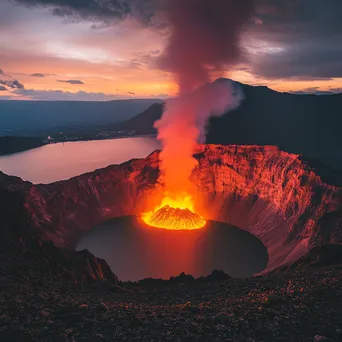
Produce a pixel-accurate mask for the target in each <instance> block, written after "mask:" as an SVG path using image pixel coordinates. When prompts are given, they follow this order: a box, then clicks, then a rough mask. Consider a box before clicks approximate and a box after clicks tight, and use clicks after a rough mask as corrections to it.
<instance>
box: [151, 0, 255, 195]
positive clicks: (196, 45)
mask: <svg viewBox="0 0 342 342" xmlns="http://www.w3.org/2000/svg"><path fill="white" fill-rule="evenodd" d="M252 12H253V0H168V1H167V4H166V7H165V15H166V18H167V20H168V21H169V24H170V26H171V35H170V38H169V42H168V44H167V46H166V49H165V51H164V52H163V54H162V57H161V58H160V60H159V62H160V65H161V66H162V67H163V68H164V69H167V70H169V71H171V72H172V73H173V75H174V78H175V80H176V82H177V84H178V87H179V94H180V96H179V97H178V98H177V99H173V100H169V101H167V103H166V108H165V112H164V114H163V116H162V118H161V119H160V120H159V121H157V122H156V123H155V127H156V128H157V129H158V139H159V140H161V141H162V144H163V149H162V152H161V155H160V158H161V171H162V174H163V182H164V184H165V188H166V192H167V196H169V197H173V198H174V199H176V198H177V197H181V196H184V194H187V193H188V192H189V187H190V181H189V177H190V175H191V172H192V170H193V168H194V167H195V166H196V161H195V159H193V157H192V155H193V152H194V149H195V147H196V144H197V142H198V140H200V139H203V137H204V136H205V132H204V130H205V126H206V124H207V121H208V119H209V117H210V116H212V115H222V114H223V113H224V112H226V111H228V110H231V109H234V108H236V107H237V106H238V105H239V104H240V101H241V99H242V94H241V91H238V92H237V93H234V86H233V84H231V83H226V82H219V83H214V84H209V83H208V82H210V76H211V71H213V70H218V69H221V68H223V67H225V68H227V67H229V66H231V65H232V64H234V63H235V62H237V61H238V59H239V57H240V55H241V50H240V46H239V37H240V33H241V31H242V29H243V27H244V25H245V24H246V23H247V22H248V19H249V18H250V16H251V15H252Z"/></svg>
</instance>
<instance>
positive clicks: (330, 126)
mask: <svg viewBox="0 0 342 342" xmlns="http://www.w3.org/2000/svg"><path fill="white" fill-rule="evenodd" d="M227 81H228V80H226V79H218V80H217V81H216V82H227ZM235 84H236V85H238V84H239V85H240V86H241V87H242V88H243V90H244V93H245V100H244V101H243V103H242V104H241V106H240V107H239V108H238V109H236V110H234V111H232V112H229V113H226V114H225V115H223V116H221V117H215V118H212V119H211V120H210V124H209V128H208V133H207V140H206V142H207V143H210V144H223V145H227V144H239V145H276V146H278V147H279V148H281V149H282V150H284V151H287V152H291V153H297V154H304V156H305V157H307V158H310V159H314V160H318V161H320V162H322V163H325V164H327V165H329V166H330V167H332V168H334V169H342V135H341V127H342V94H336V95H329V96H323V95H321V96H319V95H296V94H289V93H279V92H277V91H274V90H271V89H269V88H267V87H260V86H259V87H255V86H249V85H245V84H241V83H238V82H235ZM162 109H163V104H153V105H152V106H150V107H149V108H148V109H147V110H146V111H144V112H143V113H141V114H139V115H137V116H135V117H133V118H131V119H130V120H127V121H124V122H121V123H119V124H118V126H119V127H122V128H124V129H129V130H134V131H136V134H153V133H156V130H155V129H154V128H153V123H154V122H155V121H156V120H158V119H159V118H160V116H161V113H162Z"/></svg>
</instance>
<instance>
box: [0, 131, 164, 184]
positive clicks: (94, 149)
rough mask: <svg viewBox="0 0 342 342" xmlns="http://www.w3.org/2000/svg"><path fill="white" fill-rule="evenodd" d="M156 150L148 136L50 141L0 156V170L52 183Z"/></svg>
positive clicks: (32, 180)
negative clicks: (52, 142)
mask: <svg viewBox="0 0 342 342" xmlns="http://www.w3.org/2000/svg"><path fill="white" fill-rule="evenodd" d="M157 149H160V144H159V142H158V141H157V140H156V139H154V138H152V137H139V138H125V139H111V140H93V141H77V142H66V143H58V144H50V145H46V146H43V147H39V148H36V149H33V150H29V151H25V152H22V153H16V154H12V155H9V156H3V157H0V171H2V172H4V173H6V174H8V175H12V176H18V177H20V178H22V179H24V180H28V181H30V182H32V183H52V182H56V181H59V180H63V179H69V178H71V177H74V176H78V175H80V174H83V173H86V172H90V171H94V170H96V169H99V168H103V167H106V166H108V165H112V164H120V163H123V162H125V161H127V160H130V159H133V158H144V157H146V156H148V155H149V154H150V153H151V152H153V151H155V150H157Z"/></svg>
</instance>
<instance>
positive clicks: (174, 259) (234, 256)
mask: <svg viewBox="0 0 342 342" xmlns="http://www.w3.org/2000/svg"><path fill="white" fill-rule="evenodd" d="M76 249H77V250H82V249H88V250H89V251H90V252H92V253H93V254H94V255H96V256H97V257H100V258H102V259H105V260H106V261H107V263H108V265H109V266H110V267H111V269H112V271H113V273H114V274H115V275H116V276H118V278H119V279H120V280H123V281H127V280H131V281H137V280H141V279H144V278H149V277H152V278H162V279H169V278H170V277H171V276H177V275H179V274H180V273H182V272H185V273H187V274H192V275H193V276H195V277H199V276H207V275H209V274H210V273H211V272H212V271H213V270H214V269H218V270H223V271H224V272H226V273H227V274H229V275H231V276H233V277H248V276H251V275H253V274H255V273H258V272H261V271H262V270H263V269H264V268H265V267H266V265H267V261H268V255H267V249H266V247H265V246H264V245H263V244H262V243H261V241H260V240H259V239H257V238H256V237H255V236H253V235H251V234H249V233H247V232H245V231H243V230H241V229H239V228H237V227H234V226H230V225H227V224H223V223H219V222H213V221H210V222H208V223H207V225H206V226H205V227H204V228H203V229H198V230H192V231H189V230H187V231H170V230H164V229H158V228H151V227H148V226H146V225H145V224H143V223H142V221H141V220H140V219H137V218H135V217H123V218H118V219H114V220H111V221H108V222H106V223H104V224H102V225H100V226H98V227H95V228H94V229H93V230H92V231H90V232H88V233H86V234H85V235H84V236H83V238H82V239H81V240H80V241H79V242H78V244H77V247H76Z"/></svg>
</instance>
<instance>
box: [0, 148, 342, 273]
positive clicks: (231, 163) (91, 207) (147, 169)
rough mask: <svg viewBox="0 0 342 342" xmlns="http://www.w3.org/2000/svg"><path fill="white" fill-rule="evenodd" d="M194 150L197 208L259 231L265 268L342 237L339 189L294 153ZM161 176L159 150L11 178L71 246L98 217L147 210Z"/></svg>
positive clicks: (38, 224) (47, 231) (40, 226)
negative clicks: (43, 181)
mask: <svg viewBox="0 0 342 342" xmlns="http://www.w3.org/2000/svg"><path fill="white" fill-rule="evenodd" d="M196 158H197V160H198V162H199V164H198V167H197V168H196V169H195V170H194V172H193V175H192V183H193V184H194V186H195V187H196V189H197V190H196V193H197V197H195V198H194V201H195V203H196V206H198V208H199V213H200V214H201V215H203V216H204V218H205V219H208V220H209V219H210V220H216V221H221V222H226V223H230V224H233V225H235V226H238V227H240V228H242V229H245V230H247V231H249V232H250V233H252V234H254V235H255V236H257V237H258V238H259V239H260V240H261V241H262V242H263V243H264V244H265V246H266V247H267V248H268V252H269V265H268V268H267V269H268V270H270V269H272V268H274V267H277V266H279V265H282V264H283V263H286V262H290V261H294V260H297V259H298V258H299V257H301V256H302V255H304V254H305V253H306V252H307V251H308V249H309V248H310V247H312V246H315V245H320V244H322V243H341V242H342V229H341V228H342V200H341V199H342V189H341V188H339V187H336V186H333V185H327V184H324V183H323V182H322V181H321V179H320V178H319V177H318V176H317V175H316V174H315V173H314V172H313V171H312V170H311V169H310V168H309V167H308V166H307V165H306V164H305V163H303V162H302V161H301V160H300V159H299V157H298V156H297V155H294V154H289V153H285V152H282V151H280V150H279V149H278V148H276V147H271V146H265V147H259V146H217V145H204V146H201V147H200V148H199V150H198V152H197V154H196ZM157 178H158V153H154V154H152V155H150V156H149V157H148V158H146V159H141V160H133V161H130V162H127V163H124V164H122V165H114V166H110V167H108V168H105V169H102V170H97V171H94V172H93V173H88V174H85V175H82V176H79V177H75V178H73V179H71V180H68V181H63V182H58V183H54V184H49V185H31V184H30V183H21V182H19V181H18V182H17V181H16V185H15V186H14V185H11V184H9V185H6V186H7V188H11V189H12V190H11V191H17V193H18V196H19V197H20V198H21V200H22V201H23V202H24V207H23V214H22V215H25V217H26V221H27V222H30V225H31V227H33V229H34V230H35V231H38V232H39V233H40V234H41V238H43V239H48V240H52V241H54V242H55V243H56V244H57V245H58V246H66V247H73V246H74V245H75V243H76V241H77V240H78V239H79V238H80V236H81V235H82V233H83V232H84V231H87V230H89V229H91V228H92V227H93V226H94V225H96V224H99V223H101V222H103V221H105V220H107V219H110V218H114V217H120V216H126V215H140V214H141V213H142V212H144V211H145V210H146V202H147V200H148V199H149V198H152V197H153V196H151V195H152V194H153V193H154V191H155V189H156V180H157ZM9 182H10V181H9ZM3 184H4V183H3ZM0 186H1V185H0ZM13 189H15V190H13Z"/></svg>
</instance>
